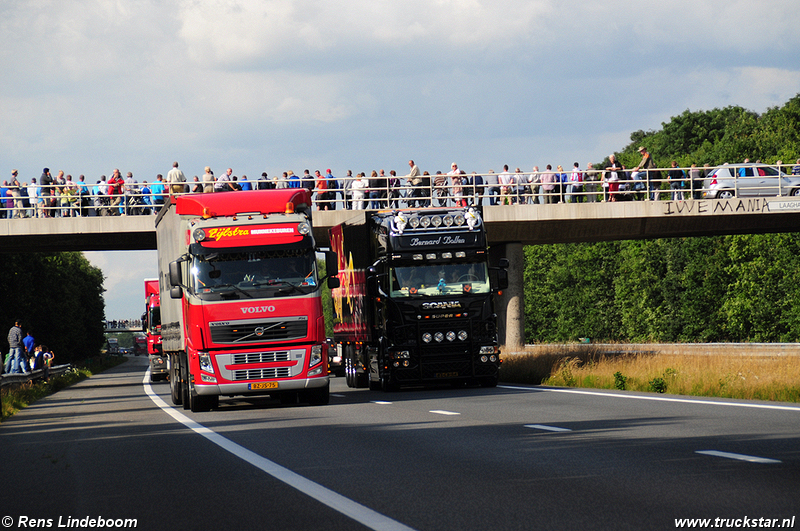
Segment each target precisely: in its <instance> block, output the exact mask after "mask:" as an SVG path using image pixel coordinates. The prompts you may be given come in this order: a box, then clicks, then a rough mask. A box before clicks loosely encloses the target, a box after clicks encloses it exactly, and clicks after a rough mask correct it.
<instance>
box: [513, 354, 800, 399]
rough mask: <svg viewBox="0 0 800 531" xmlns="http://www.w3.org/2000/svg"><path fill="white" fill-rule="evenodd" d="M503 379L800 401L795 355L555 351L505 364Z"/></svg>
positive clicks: (799, 374)
mask: <svg viewBox="0 0 800 531" xmlns="http://www.w3.org/2000/svg"><path fill="white" fill-rule="evenodd" d="M501 380H502V381H504V382H509V383H526V384H545V385H556V386H567V387H588V388H595V389H620V390H628V391H649V392H660V393H670V394H678V395H692V396H710V397H726V398H742V399H748V400H771V401H780V402H800V358H798V357H796V356H780V357H778V356H771V357H767V356H725V355H692V354H686V355H675V354H660V353H657V352H650V353H641V352H640V353H635V352H624V351H617V352H609V351H608V350H607V349H600V348H598V347H596V346H593V345H571V346H556V347H554V348H553V349H552V350H547V351H540V352H538V353H536V354H513V355H510V356H507V357H504V359H503V365H502V370H501Z"/></svg>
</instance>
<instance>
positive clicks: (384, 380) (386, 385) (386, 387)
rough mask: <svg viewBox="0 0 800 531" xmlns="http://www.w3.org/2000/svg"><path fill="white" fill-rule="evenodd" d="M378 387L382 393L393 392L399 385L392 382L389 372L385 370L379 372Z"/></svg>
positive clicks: (397, 389)
mask: <svg viewBox="0 0 800 531" xmlns="http://www.w3.org/2000/svg"><path fill="white" fill-rule="evenodd" d="M380 388H381V390H382V391H383V392H384V393H393V392H395V391H399V390H400V386H399V385H397V384H396V383H393V382H392V380H391V374H386V373H385V372H384V373H383V374H381V381H380Z"/></svg>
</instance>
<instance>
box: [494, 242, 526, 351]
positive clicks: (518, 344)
mask: <svg viewBox="0 0 800 531" xmlns="http://www.w3.org/2000/svg"><path fill="white" fill-rule="evenodd" d="M501 258H508V261H509V262H510V264H509V266H508V288H506V289H504V290H503V294H502V295H500V296H499V297H497V298H495V311H496V312H497V328H498V330H497V335H498V340H499V341H500V345H501V346H504V349H503V352H504V353H509V352H514V351H518V350H522V349H523V347H524V346H525V279H524V275H523V273H524V271H525V255H524V253H523V251H522V243H518V242H511V243H504V244H499V245H492V247H491V250H490V255H489V263H490V264H492V265H497V263H498V261H499V260H500V259H501Z"/></svg>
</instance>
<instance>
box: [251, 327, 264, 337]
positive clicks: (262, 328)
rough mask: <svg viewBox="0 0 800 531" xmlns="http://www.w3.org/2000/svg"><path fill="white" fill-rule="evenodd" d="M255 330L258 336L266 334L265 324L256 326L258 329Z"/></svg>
mask: <svg viewBox="0 0 800 531" xmlns="http://www.w3.org/2000/svg"><path fill="white" fill-rule="evenodd" d="M253 332H255V334H256V335H257V336H258V337H261V336H263V335H264V327H263V326H257V327H256V329H255V330H253Z"/></svg>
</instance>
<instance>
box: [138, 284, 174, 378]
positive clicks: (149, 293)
mask: <svg viewBox="0 0 800 531" xmlns="http://www.w3.org/2000/svg"><path fill="white" fill-rule="evenodd" d="M160 301H161V295H160V294H159V292H158V279H157V278H151V279H147V280H145V281H144V313H143V314H142V327H143V329H144V333H145V341H146V349H147V357H148V358H150V381H151V382H158V381H160V380H166V379H167V375H168V374H169V371H168V368H167V358H166V356H164V352H163V350H162V348H161V302H160Z"/></svg>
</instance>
